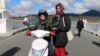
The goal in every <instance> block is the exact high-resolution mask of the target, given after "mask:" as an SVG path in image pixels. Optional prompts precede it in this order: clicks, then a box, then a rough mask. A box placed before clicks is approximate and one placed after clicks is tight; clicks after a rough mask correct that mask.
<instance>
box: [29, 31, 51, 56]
mask: <svg viewBox="0 0 100 56" xmlns="http://www.w3.org/2000/svg"><path fill="white" fill-rule="evenodd" d="M31 35H32V36H33V37H36V39H35V40H33V42H32V46H31V48H30V51H29V55H28V56H48V42H47V41H46V40H45V39H43V38H44V37H47V36H49V35H50V32H49V31H45V30H35V31H31Z"/></svg>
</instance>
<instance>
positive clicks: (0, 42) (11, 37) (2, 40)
mask: <svg viewBox="0 0 100 56" xmlns="http://www.w3.org/2000/svg"><path fill="white" fill-rule="evenodd" d="M12 38H14V37H12V36H11V37H8V38H7V39H4V40H1V41H0V43H3V42H5V41H7V40H10V39H12Z"/></svg>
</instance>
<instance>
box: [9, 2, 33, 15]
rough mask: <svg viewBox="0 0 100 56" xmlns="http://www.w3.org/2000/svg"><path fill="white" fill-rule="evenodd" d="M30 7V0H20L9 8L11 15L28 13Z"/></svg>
mask: <svg viewBox="0 0 100 56" xmlns="http://www.w3.org/2000/svg"><path fill="white" fill-rule="evenodd" d="M31 9H32V2H31V1H30V0H22V1H21V2H20V4H18V5H16V6H15V7H13V8H12V9H11V10H9V12H10V14H11V15H12V16H16V15H17V16H18V15H19V16H21V15H28V14H29V13H30V12H31Z"/></svg>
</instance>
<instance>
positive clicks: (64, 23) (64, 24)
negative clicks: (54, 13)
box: [63, 17, 65, 26]
mask: <svg viewBox="0 0 100 56" xmlns="http://www.w3.org/2000/svg"><path fill="white" fill-rule="evenodd" d="M63 26H65V20H64V17H63Z"/></svg>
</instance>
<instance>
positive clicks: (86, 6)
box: [6, 0, 100, 16]
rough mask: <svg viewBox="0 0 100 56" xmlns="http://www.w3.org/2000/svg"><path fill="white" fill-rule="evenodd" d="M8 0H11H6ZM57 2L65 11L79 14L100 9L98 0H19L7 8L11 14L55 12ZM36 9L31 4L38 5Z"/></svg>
mask: <svg viewBox="0 0 100 56" xmlns="http://www.w3.org/2000/svg"><path fill="white" fill-rule="evenodd" d="M6 1H8V2H10V1H11V0H6ZM57 3H62V4H63V5H64V8H65V12H67V13H77V14H81V13H84V12H86V11H88V10H97V11H100V2H99V0H83V1H81V2H77V0H48V1H46V0H21V2H20V3H19V4H17V5H16V6H14V7H13V8H11V10H9V12H10V14H11V15H17V16H18V15H28V14H30V12H31V13H34V14H37V12H38V9H45V10H47V11H48V13H49V14H54V13H55V5H56V4H57ZM36 4H38V5H40V7H39V8H38V9H34V8H33V9H34V11H31V10H32V6H33V5H35V6H38V5H36Z"/></svg>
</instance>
